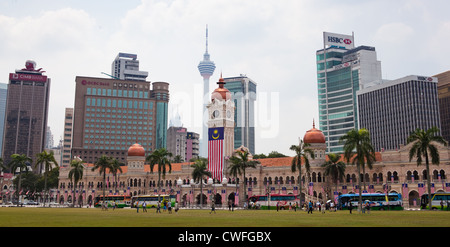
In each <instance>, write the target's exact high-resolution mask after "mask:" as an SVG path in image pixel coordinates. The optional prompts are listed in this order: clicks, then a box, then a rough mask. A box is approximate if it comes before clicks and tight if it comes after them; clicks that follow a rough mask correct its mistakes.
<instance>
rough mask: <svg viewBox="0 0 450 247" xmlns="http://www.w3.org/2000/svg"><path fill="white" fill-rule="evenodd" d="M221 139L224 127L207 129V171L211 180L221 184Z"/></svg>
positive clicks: (222, 159) (222, 160)
mask: <svg viewBox="0 0 450 247" xmlns="http://www.w3.org/2000/svg"><path fill="white" fill-rule="evenodd" d="M223 137H224V127H218V128H209V129H208V171H210V172H211V175H212V178H213V179H218V180H219V181H220V182H222V177H223V163H224V156H223V149H224V147H223Z"/></svg>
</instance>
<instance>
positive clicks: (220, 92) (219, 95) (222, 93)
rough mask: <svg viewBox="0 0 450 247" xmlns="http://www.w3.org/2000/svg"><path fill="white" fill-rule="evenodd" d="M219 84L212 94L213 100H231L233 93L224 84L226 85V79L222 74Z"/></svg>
mask: <svg viewBox="0 0 450 247" xmlns="http://www.w3.org/2000/svg"><path fill="white" fill-rule="evenodd" d="M217 84H218V85H219V87H218V88H216V89H215V90H214V91H213V92H212V94H211V101H214V100H215V99H218V100H230V99H231V93H230V91H228V89H226V88H225V87H224V86H223V85H225V80H224V79H223V78H222V75H220V79H219V82H217Z"/></svg>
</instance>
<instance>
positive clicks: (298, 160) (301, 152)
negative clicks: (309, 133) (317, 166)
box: [289, 139, 314, 204]
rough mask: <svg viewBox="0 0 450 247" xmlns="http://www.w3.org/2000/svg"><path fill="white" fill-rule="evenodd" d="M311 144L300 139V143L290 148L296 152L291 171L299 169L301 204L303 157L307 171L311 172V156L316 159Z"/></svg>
mask: <svg viewBox="0 0 450 247" xmlns="http://www.w3.org/2000/svg"><path fill="white" fill-rule="evenodd" d="M310 146H311V145H310V144H309V143H304V142H303V140H302V139H300V141H299V144H298V145H291V147H290V148H289V149H290V150H292V151H294V152H295V156H294V158H293V159H292V163H291V171H292V172H296V171H297V169H298V188H299V195H300V204H301V198H302V158H303V159H304V160H305V168H306V172H308V173H309V171H310V169H311V166H310V165H309V158H312V159H314V151H313V150H312V149H310V148H309V147H310Z"/></svg>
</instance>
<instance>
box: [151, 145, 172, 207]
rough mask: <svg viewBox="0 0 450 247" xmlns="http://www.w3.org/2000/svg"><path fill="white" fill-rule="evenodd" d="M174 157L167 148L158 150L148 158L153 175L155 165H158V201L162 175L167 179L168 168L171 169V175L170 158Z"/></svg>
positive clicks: (170, 170)
mask: <svg viewBox="0 0 450 247" xmlns="http://www.w3.org/2000/svg"><path fill="white" fill-rule="evenodd" d="M171 157H172V153H170V152H169V151H167V149H165V148H160V149H156V150H155V151H153V153H151V154H150V155H149V156H147V158H146V160H147V161H148V162H149V163H150V172H151V173H153V168H154V167H155V165H158V201H159V200H160V199H159V193H160V191H161V174H162V177H163V178H165V177H166V166H168V167H169V173H171V172H172V164H171V163H170V158H171Z"/></svg>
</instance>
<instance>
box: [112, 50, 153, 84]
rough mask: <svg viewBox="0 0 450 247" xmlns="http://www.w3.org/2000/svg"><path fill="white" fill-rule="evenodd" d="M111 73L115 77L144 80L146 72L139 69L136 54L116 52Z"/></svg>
mask: <svg viewBox="0 0 450 247" xmlns="http://www.w3.org/2000/svg"><path fill="white" fill-rule="evenodd" d="M111 73H112V75H113V77H115V79H120V80H133V81H145V80H146V78H147V76H148V72H147V71H140V70H139V60H137V55H136V54H130V53H123V52H120V53H119V54H117V57H116V59H114V61H113V62H112V65H111Z"/></svg>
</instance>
